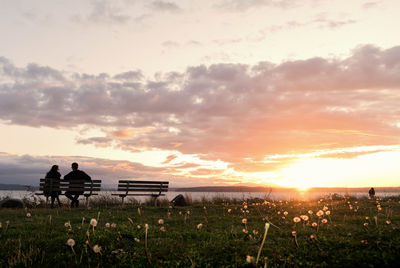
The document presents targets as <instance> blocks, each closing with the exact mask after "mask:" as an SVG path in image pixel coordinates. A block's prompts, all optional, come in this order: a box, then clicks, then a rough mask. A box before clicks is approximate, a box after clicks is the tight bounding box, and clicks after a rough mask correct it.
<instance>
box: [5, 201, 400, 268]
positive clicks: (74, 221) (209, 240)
mask: <svg viewBox="0 0 400 268" xmlns="http://www.w3.org/2000/svg"><path fill="white" fill-rule="evenodd" d="M0 222H1V229H0V266H1V267H16V266H17V267H18V266H19V267H30V266H34V267H37V266H42V267H49V266H53V267H77V266H85V267H97V266H100V267H109V266H118V267H153V266H155V267H243V266H248V267H252V266H255V265H256V261H257V257H258V263H257V265H258V267H265V266H266V267H301V266H303V267H309V266H312V267H352V266H357V267H393V266H396V264H398V263H400V198H399V197H392V198H385V199H377V200H368V199H358V200H357V199H350V198H342V197H336V198H326V199H321V200H315V201H309V202H304V201H289V202H286V201H284V202H279V201H278V202H272V201H271V202H270V201H265V200H248V201H247V202H240V203H239V202H237V201H236V202H232V201H225V200H214V202H212V201H208V202H204V203H201V204H200V203H199V204H192V205H190V206H187V207H175V208H172V207H169V206H168V205H166V204H164V206H161V207H157V208H155V207H151V206H147V205H140V206H129V205H128V206H126V207H124V208H121V207H118V206H115V205H114V206H106V205H97V206H93V207H92V208H91V209H85V208H78V209H69V208H56V209H46V208H27V209H1V210H0ZM268 225H269V229H268V233H267V235H266V239H265V242H264V244H263V246H262V243H263V237H264V234H265V229H266V227H268ZM146 237H147V238H146ZM261 246H262V247H261Z"/></svg>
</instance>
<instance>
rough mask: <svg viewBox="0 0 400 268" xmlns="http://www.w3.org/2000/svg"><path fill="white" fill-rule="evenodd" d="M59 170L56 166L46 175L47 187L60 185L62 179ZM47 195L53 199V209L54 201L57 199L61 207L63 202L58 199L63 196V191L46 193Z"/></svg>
mask: <svg viewBox="0 0 400 268" xmlns="http://www.w3.org/2000/svg"><path fill="white" fill-rule="evenodd" d="M59 170H60V169H59V168H58V166H57V165H54V166H52V167H51V169H50V170H49V172H47V174H46V177H45V179H46V182H45V184H46V185H47V186H49V185H50V184H51V185H53V187H55V186H57V185H60V184H59V183H60V179H61V174H60V172H59ZM46 194H48V195H49V196H50V197H51V208H53V207H54V201H55V199H57V202H58V206H59V207H61V202H60V198H59V197H58V196H59V195H60V194H61V191H50V192H46Z"/></svg>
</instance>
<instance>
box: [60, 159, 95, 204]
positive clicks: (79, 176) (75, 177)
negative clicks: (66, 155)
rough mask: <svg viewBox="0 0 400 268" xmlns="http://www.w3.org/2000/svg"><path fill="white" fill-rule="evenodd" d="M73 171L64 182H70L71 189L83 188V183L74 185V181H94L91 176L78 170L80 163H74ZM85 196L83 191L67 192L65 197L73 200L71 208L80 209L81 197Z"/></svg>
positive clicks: (65, 177)
mask: <svg viewBox="0 0 400 268" xmlns="http://www.w3.org/2000/svg"><path fill="white" fill-rule="evenodd" d="M71 167H72V171H71V172H70V173H68V174H67V175H65V176H64V180H66V181H69V182H70V187H73V188H81V187H82V188H83V186H84V184H83V183H74V181H92V179H91V178H90V176H89V175H88V174H86V173H85V172H83V171H81V170H78V163H75V162H74V163H72V165H71ZM81 194H83V191H74V190H72V191H66V192H65V196H66V197H67V198H68V199H70V200H71V207H74V205H75V207H79V200H78V198H79V195H81Z"/></svg>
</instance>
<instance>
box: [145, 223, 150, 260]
mask: <svg viewBox="0 0 400 268" xmlns="http://www.w3.org/2000/svg"><path fill="white" fill-rule="evenodd" d="M148 229H149V227H148V226H147V225H146V226H145V230H146V231H145V235H144V252H145V253H146V258H147V261H148V262H149V263H150V264H151V260H150V258H149V252H148V251H147V231H148Z"/></svg>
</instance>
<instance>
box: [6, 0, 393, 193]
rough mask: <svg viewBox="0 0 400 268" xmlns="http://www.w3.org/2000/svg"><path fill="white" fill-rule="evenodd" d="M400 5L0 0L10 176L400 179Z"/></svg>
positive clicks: (196, 180) (234, 181)
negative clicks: (74, 169)
mask: <svg viewBox="0 0 400 268" xmlns="http://www.w3.org/2000/svg"><path fill="white" fill-rule="evenodd" d="M399 11H400V1H397V0H380V1H379V0H377V1H361V0H352V1H344V0H335V1H333V0H247V1H245V0H214V1H209V0H203V1H187V0H185V1H184V0H182V1H177V0H176V1H172V0H171V1H164V0H155V1H151V0H146V1H144V0H113V1H105V0H98V1H94V0H68V1H67V0H37V1H29V0H0V35H1V42H0V183H18V184H29V185H36V184H38V181H39V178H41V177H43V176H44V175H45V173H46V172H47V171H48V170H49V169H50V167H51V165H54V164H57V165H59V166H60V171H61V173H62V175H65V174H67V173H68V172H69V171H70V165H71V163H72V162H74V161H76V162H78V163H79V164H80V169H82V170H84V171H86V172H87V173H88V174H89V175H91V176H92V178H96V179H102V180H103V182H104V183H105V184H109V185H114V184H116V183H117V181H118V180H119V179H127V178H131V179H146V180H147V179H148V180H168V181H170V185H171V187H196V186H214V185H218V186H222V185H248V186H284V187H297V188H300V189H305V188H308V187H370V186H374V187H391V186H393V187H397V186H400V180H399V178H400V165H398V163H397V162H398V159H400V105H399V104H400V35H399V34H398V28H399V26H400V17H399V16H398V13H399Z"/></svg>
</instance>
